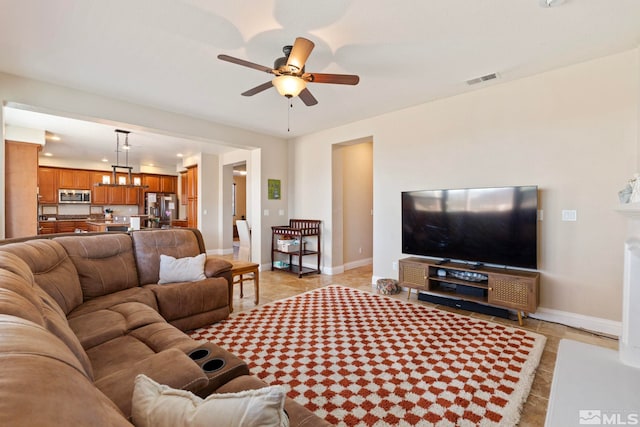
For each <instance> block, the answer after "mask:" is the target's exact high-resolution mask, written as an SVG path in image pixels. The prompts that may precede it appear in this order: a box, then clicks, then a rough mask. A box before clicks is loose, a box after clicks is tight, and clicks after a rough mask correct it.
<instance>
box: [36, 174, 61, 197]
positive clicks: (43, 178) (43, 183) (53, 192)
mask: <svg viewBox="0 0 640 427" xmlns="http://www.w3.org/2000/svg"><path fill="white" fill-rule="evenodd" d="M38 201H39V202H40V204H42V205H47V204H49V205H56V204H58V169H54V168H47V167H39V168H38Z"/></svg>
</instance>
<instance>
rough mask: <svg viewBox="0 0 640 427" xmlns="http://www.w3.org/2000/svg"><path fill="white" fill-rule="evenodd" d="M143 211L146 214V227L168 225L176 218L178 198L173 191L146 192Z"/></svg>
mask: <svg viewBox="0 0 640 427" xmlns="http://www.w3.org/2000/svg"><path fill="white" fill-rule="evenodd" d="M144 213H145V214H146V215H148V216H149V217H148V218H147V227H159V228H162V227H165V228H167V227H169V226H171V221H172V220H174V219H178V198H177V197H176V195H175V193H146V194H145V196H144Z"/></svg>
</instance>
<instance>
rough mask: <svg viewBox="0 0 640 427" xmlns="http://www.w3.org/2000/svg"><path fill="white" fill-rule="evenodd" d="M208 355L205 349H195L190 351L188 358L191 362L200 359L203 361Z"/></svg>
mask: <svg viewBox="0 0 640 427" xmlns="http://www.w3.org/2000/svg"><path fill="white" fill-rule="evenodd" d="M209 353H211V352H210V351H209V350H208V349H206V348H197V349H195V350H193V351H191V352H190V353H189V355H188V356H189V357H190V358H191V359H192V360H200V359H204V358H205V357H207V356H208V355H209Z"/></svg>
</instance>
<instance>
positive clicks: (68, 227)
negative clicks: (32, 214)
mask: <svg viewBox="0 0 640 427" xmlns="http://www.w3.org/2000/svg"><path fill="white" fill-rule="evenodd" d="M55 224H56V233H73V232H75V231H76V230H82V231H88V229H89V227H88V226H87V221H56V222H55Z"/></svg>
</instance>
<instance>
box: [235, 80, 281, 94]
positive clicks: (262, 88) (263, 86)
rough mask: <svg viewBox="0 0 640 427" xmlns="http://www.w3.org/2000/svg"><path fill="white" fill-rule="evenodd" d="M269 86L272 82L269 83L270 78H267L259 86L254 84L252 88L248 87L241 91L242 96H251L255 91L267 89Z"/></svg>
mask: <svg viewBox="0 0 640 427" xmlns="http://www.w3.org/2000/svg"><path fill="white" fill-rule="evenodd" d="M271 86H273V84H272V83H271V80H269V81H268V82H266V83H262V84H261V85H260V86H256V87H254V88H253V89H249V90H248V91H246V92H242V96H253V95H255V94H256V93H260V92H262V91H265V90H267V89H269V88H270V87H271Z"/></svg>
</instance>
